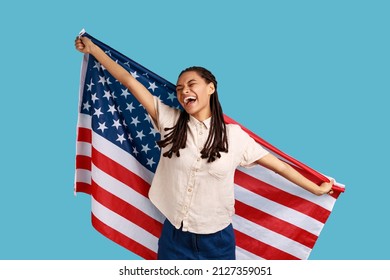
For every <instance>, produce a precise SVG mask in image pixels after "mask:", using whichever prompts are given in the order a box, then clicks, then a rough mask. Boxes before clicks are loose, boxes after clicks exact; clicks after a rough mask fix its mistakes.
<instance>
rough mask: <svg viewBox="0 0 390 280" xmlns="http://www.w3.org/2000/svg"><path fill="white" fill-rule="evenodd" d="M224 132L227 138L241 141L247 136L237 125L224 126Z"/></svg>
mask: <svg viewBox="0 0 390 280" xmlns="http://www.w3.org/2000/svg"><path fill="white" fill-rule="evenodd" d="M226 131H227V134H228V137H229V138H230V137H233V138H234V139H242V138H243V137H246V136H247V133H246V132H245V131H244V130H243V129H242V128H241V126H240V125H238V124H231V123H229V124H226Z"/></svg>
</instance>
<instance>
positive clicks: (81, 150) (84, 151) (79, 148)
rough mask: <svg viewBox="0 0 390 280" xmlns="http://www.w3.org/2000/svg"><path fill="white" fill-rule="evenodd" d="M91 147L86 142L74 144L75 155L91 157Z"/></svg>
mask: <svg viewBox="0 0 390 280" xmlns="http://www.w3.org/2000/svg"><path fill="white" fill-rule="evenodd" d="M91 148H92V145H91V144H90V143H87V142H79V141H77V143H76V155H80V156H87V157H91V151H92V149H91Z"/></svg>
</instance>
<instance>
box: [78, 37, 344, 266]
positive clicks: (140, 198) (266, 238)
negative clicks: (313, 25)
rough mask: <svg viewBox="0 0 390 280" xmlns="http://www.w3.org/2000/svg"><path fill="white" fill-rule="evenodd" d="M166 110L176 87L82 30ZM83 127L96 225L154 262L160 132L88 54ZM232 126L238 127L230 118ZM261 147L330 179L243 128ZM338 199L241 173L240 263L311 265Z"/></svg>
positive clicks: (255, 171) (84, 179) (84, 177)
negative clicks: (153, 188) (152, 191)
mask: <svg viewBox="0 0 390 280" xmlns="http://www.w3.org/2000/svg"><path fill="white" fill-rule="evenodd" d="M82 35H83V36H87V37H89V38H90V39H92V40H93V42H94V43H95V44H97V45H98V46H100V47H101V48H102V49H103V50H104V51H105V52H106V53H107V54H108V55H109V56H110V57H111V58H112V59H113V60H114V61H116V63H118V64H120V65H121V66H123V67H124V68H125V69H126V70H127V71H129V72H130V73H131V75H132V76H133V77H134V78H136V79H137V80H138V81H140V82H141V83H142V84H143V85H144V86H145V87H146V88H148V89H149V91H150V92H151V93H152V94H153V95H155V96H158V97H159V98H160V99H161V100H162V101H163V102H164V103H165V104H167V105H170V106H173V107H177V108H180V105H179V103H178V101H177V98H176V93H175V85H173V84H172V83H170V82H168V81H166V80H165V79H163V78H161V77H160V76H158V75H156V74H155V73H153V72H152V71H150V70H148V69H146V68H145V67H143V66H141V65H139V64H138V63H136V62H135V61H133V60H131V59H129V58H127V57H126V56H124V55H123V54H121V53H119V52H117V51H116V50H114V49H112V48H110V47H109V46H107V45H105V44H104V43H102V42H100V41H98V40H97V39H95V38H93V37H92V36H91V35H89V34H88V33H85V31H83V33H82ZM80 80H81V81H80V99H79V115H78V124H77V147H76V174H75V192H83V193H87V194H90V195H91V199H92V204H91V205H92V210H91V212H92V224H93V226H94V228H95V229H96V230H97V231H99V232H100V233H101V234H103V235H104V236H106V237H107V238H109V239H111V240H112V241H114V242H116V243H118V244H120V245H121V246H123V247H125V248H127V249H128V250H130V251H132V252H133V253H135V254H137V255H139V256H140V257H142V258H144V259H156V256H157V253H156V252H157V241H158V238H159V235H160V231H161V228H162V223H163V221H164V217H163V215H162V214H161V213H160V212H159V211H158V210H157V209H156V208H155V207H154V206H153V205H152V204H151V202H150V201H149V199H148V191H149V187H150V184H151V181H152V178H153V174H154V172H155V170H156V166H157V164H158V162H159V157H160V149H159V147H158V146H157V144H156V141H157V140H159V139H160V135H159V133H158V132H157V131H156V130H155V129H154V128H153V126H152V125H151V122H150V119H149V116H148V114H147V113H146V111H145V109H144V108H143V106H142V105H141V104H140V103H139V102H138V101H137V100H136V99H135V98H134V97H133V95H132V94H131V92H129V91H128V89H126V88H125V87H123V86H122V84H120V83H119V82H118V81H116V80H115V78H114V77H113V76H111V75H110V73H108V71H106V69H105V68H104V67H103V66H102V65H101V64H100V63H99V62H98V61H96V60H95V59H94V57H93V56H91V55H84V57H83V61H82V69H81V79H80ZM225 120H226V122H227V123H235V122H234V121H233V120H232V119H231V118H229V117H228V116H225ZM243 129H244V130H246V131H247V132H248V133H249V134H250V135H251V136H252V137H253V138H254V139H255V140H256V141H257V142H259V143H260V144H261V145H262V146H263V147H265V148H266V149H268V150H269V151H270V152H271V153H273V154H274V155H276V156H277V157H279V158H280V159H282V160H284V161H285V162H288V163H289V164H290V165H292V166H293V167H294V168H296V169H297V170H298V171H299V172H301V173H302V174H304V175H305V176H306V177H307V178H309V179H311V180H313V181H314V182H316V183H320V182H322V181H328V178H327V177H325V176H323V175H322V174H320V173H318V172H316V171H314V170H313V169H311V168H309V167H308V166H305V165H304V164H302V163H300V162H299V161H297V160H296V159H294V158H292V157H290V156H288V155H287V154H285V153H283V152H282V151H280V150H278V149H277V148H275V147H273V146H272V145H271V144H269V143H267V142H266V141H264V140H263V139H261V138H260V137H258V136H257V135H255V134H254V133H252V132H251V131H249V130H247V129H246V128H244V127H243ZM334 190H335V192H334V194H333V195H332V196H330V195H324V196H320V197H318V196H315V195H313V194H311V193H309V192H307V191H305V190H303V189H301V188H299V187H297V186H295V185H294V184H292V183H291V182H289V181H287V180H285V179H284V178H282V177H280V176H279V175H277V174H275V173H274V172H272V171H270V170H268V169H266V168H263V167H261V166H256V167H254V168H250V169H245V168H239V169H237V171H236V174H235V197H236V202H235V209H236V214H235V215H234V217H233V226H234V228H235V235H236V242H237V246H236V255H237V259H285V260H286V259H307V258H308V257H309V254H310V252H311V250H312V248H313V246H314V244H315V242H316V240H317V239H318V236H319V234H320V232H321V230H322V228H323V226H324V224H325V222H326V220H327V219H328V217H329V215H330V213H331V211H332V208H333V206H334V203H335V202H336V199H337V197H338V196H339V194H340V193H341V192H343V191H344V186H343V185H342V184H335V186H334Z"/></svg>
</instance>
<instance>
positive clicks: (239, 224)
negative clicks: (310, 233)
mask: <svg viewBox="0 0 390 280" xmlns="http://www.w3.org/2000/svg"><path fill="white" fill-rule="evenodd" d="M233 226H234V228H235V229H237V230H238V231H241V232H242V233H245V234H246V235H249V236H251V237H253V238H254V239H256V240H261V241H262V242H264V243H266V244H269V245H271V246H273V247H275V248H278V249H279V250H281V251H284V252H287V253H289V254H291V255H293V256H295V257H297V258H299V259H306V258H307V256H308V255H309V254H310V251H311V249H310V248H309V247H306V246H304V245H302V244H300V243H298V242H296V241H294V240H292V239H290V238H287V237H285V236H283V235H281V234H278V233H276V232H273V231H271V230H269V229H266V228H264V227H262V226H259V225H258V224H255V223H253V222H251V221H248V220H246V219H244V218H243V217H240V216H238V215H234V216H233Z"/></svg>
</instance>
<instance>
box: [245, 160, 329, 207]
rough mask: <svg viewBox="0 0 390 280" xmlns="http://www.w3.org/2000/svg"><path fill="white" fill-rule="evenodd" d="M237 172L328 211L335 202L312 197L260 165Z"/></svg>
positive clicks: (321, 197) (324, 197)
mask: <svg viewBox="0 0 390 280" xmlns="http://www.w3.org/2000/svg"><path fill="white" fill-rule="evenodd" d="M239 170H240V171H242V172H244V173H245V174H248V175H249V176H252V177H254V178H256V179H258V180H260V181H263V182H265V183H267V184H269V185H272V186H274V187H275V188H278V189H281V190H283V191H285V192H288V193H290V194H293V195H296V196H299V197H301V198H304V199H306V200H309V201H311V202H313V203H315V204H317V205H320V206H321V207H323V208H325V209H327V210H328V211H332V208H333V205H334V203H335V202H336V199H335V198H334V197H332V196H330V195H321V196H317V195H314V194H312V193H310V192H308V191H306V190H304V189H302V188H301V187H299V186H297V185H295V184H294V183H291V182H290V181H289V180H287V179H285V178H283V177H282V176H280V175H278V174H276V173H275V172H273V171H271V170H269V169H267V168H265V167H262V166H260V165H256V166H254V167H253V168H242V167H240V168H239Z"/></svg>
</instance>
